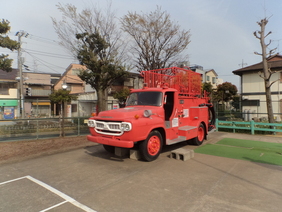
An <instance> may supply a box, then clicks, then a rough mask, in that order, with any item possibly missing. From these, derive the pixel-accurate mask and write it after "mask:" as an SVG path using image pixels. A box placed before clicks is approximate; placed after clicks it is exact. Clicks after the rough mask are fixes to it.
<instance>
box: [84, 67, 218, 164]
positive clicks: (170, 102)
mask: <svg viewBox="0 0 282 212" xmlns="http://www.w3.org/2000/svg"><path fill="white" fill-rule="evenodd" d="M141 74H142V76H143V78H144V87H143V88H142V89H132V90H131V93H130V95H129V96H128V98H127V101H126V106H125V107H124V108H120V109H115V110H108V111H102V112H100V113H99V114H98V115H97V116H94V117H91V118H90V119H89V120H88V126H89V129H90V132H91V135H88V136H87V139H88V140H89V141H92V142H96V143H100V144H103V146H104V148H105V149H106V150H107V151H109V152H112V153H113V152H114V151H115V147H122V148H137V149H138V150H139V152H140V156H141V157H142V158H143V159H144V160H146V161H152V160H155V159H157V158H158V156H159V154H160V152H161V150H162V147H163V146H164V145H172V144H175V143H178V142H183V141H186V140H190V139H192V141H193V143H194V144H195V145H201V144H202V143H203V141H204V139H206V138H207V134H208V132H209V131H210V130H212V129H213V128H214V120H215V115H214V114H215V113H214V109H213V105H212V104H211V103H209V98H208V97H207V95H206V93H205V92H202V91H201V75H200V74H198V73H195V72H193V71H191V70H188V69H184V68H178V67H172V68H165V69H158V70H151V71H143V72H141Z"/></svg>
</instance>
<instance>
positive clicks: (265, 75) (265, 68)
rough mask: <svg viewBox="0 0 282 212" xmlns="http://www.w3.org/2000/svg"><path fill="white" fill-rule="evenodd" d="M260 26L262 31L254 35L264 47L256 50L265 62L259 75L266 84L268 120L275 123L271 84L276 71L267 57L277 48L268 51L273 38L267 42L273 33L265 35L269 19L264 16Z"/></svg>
mask: <svg viewBox="0 0 282 212" xmlns="http://www.w3.org/2000/svg"><path fill="white" fill-rule="evenodd" d="M257 23H258V25H259V26H260V31H255V32H254V36H255V37H256V38H257V39H259V40H260V45H261V49H262V53H258V52H255V54H257V55H261V56H262V64H263V72H259V73H258V74H259V76H260V77H261V78H262V79H263V80H264V86H265V96H266V107H267V113H268V121H269V123H274V122H275V121H274V116H273V108H272V98H271V86H272V85H273V83H275V82H276V81H273V82H271V79H270V78H271V76H272V74H274V73H275V72H274V71H271V69H270V68H269V67H268V63H267V58H268V57H269V56H271V55H272V54H273V53H274V52H275V50H276V49H271V50H270V51H269V52H268V53H267V52H266V49H267V47H268V46H269V45H270V44H271V40H270V41H269V43H268V44H266V43H265V38H266V37H267V36H268V35H270V34H271V31H270V32H268V33H267V34H266V35H265V26H266V25H267V23H268V19H267V18H264V19H262V20H260V21H259V22H257Z"/></svg>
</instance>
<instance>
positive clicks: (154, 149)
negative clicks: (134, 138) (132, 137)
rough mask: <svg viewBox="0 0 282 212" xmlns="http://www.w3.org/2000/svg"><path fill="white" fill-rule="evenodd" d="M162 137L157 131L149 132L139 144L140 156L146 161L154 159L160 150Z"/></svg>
mask: <svg viewBox="0 0 282 212" xmlns="http://www.w3.org/2000/svg"><path fill="white" fill-rule="evenodd" d="M162 146H163V139H162V135H161V134H160V132H159V131H157V130H155V131H152V132H150V134H149V135H148V137H147V138H146V140H145V141H142V143H141V144H140V146H139V150H140V154H141V157H142V158H143V159H144V160H146V161H153V160H156V159H157V158H158V157H159V155H160V153H161V150H162Z"/></svg>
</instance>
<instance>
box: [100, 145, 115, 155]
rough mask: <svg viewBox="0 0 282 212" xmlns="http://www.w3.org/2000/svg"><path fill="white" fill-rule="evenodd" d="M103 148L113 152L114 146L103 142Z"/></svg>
mask: <svg viewBox="0 0 282 212" xmlns="http://www.w3.org/2000/svg"><path fill="white" fill-rule="evenodd" d="M103 147H104V149H105V150H106V151H107V152H109V153H115V147H114V146H109V145H106V144H103Z"/></svg>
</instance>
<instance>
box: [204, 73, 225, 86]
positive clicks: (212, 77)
mask: <svg viewBox="0 0 282 212" xmlns="http://www.w3.org/2000/svg"><path fill="white" fill-rule="evenodd" d="M205 76H206V80H205V82H207V83H208V82H210V83H211V85H212V88H213V89H216V88H217V85H219V84H220V83H219V82H221V81H218V80H220V79H218V75H217V73H216V72H215V70H214V69H210V70H208V71H206V72H205Z"/></svg>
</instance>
